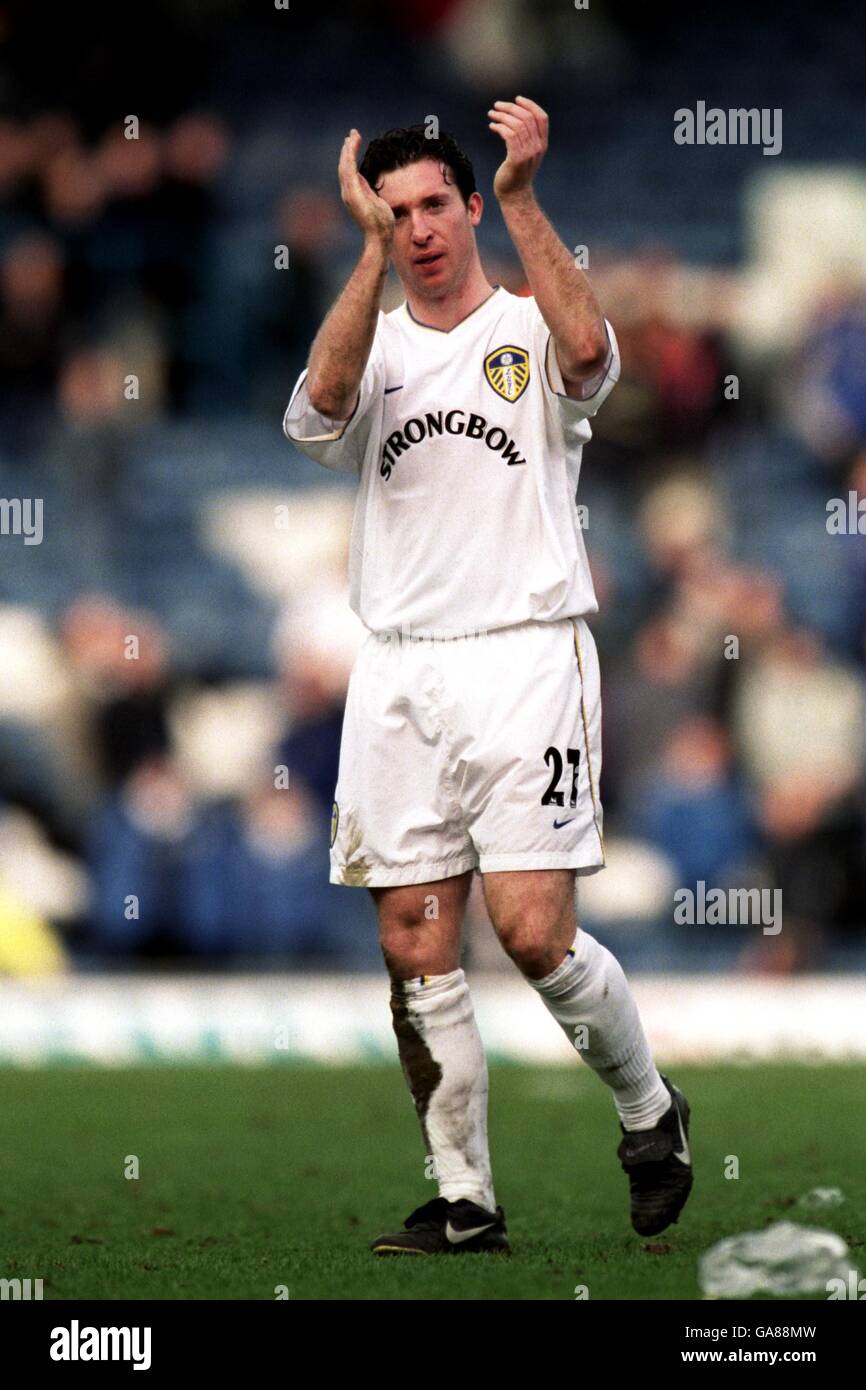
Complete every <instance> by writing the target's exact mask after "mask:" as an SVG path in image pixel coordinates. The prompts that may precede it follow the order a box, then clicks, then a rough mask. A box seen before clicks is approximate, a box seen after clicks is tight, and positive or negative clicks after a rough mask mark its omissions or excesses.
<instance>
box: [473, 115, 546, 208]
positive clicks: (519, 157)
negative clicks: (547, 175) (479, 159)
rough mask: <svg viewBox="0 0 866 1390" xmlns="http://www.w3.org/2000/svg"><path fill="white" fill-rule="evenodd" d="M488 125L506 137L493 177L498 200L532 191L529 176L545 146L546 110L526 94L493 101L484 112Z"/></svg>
mask: <svg viewBox="0 0 866 1390" xmlns="http://www.w3.org/2000/svg"><path fill="white" fill-rule="evenodd" d="M487 114H488V116H489V117H490V129H491V130H495V131H496V133H497V135H501V136H502V138H503V140H504V141H505V148H506V150H507V154H506V156H505V162H504V164H500V166H499V168H498V169H497V171H496V177H495V179H494V180H493V192H494V193H495V194H496V197H497V198H498V199H499V201H500V203H501V202H502V201H503V200H504V199H507V198H513V197H515V196H520V195H525V194H526V193H527V192H529V193H531V191H532V180H533V179H534V177H535V172H536V170H537V169H538V166H539V164H540V163H541V161H542V159H543V158H544V154H545V151H546V149H547V112H546V111H542V109H541V107H540V106H538V105H536V103H535V102H534V101H530V100H529V97H517V99H516V100H515V101H496V102H494V103H493V109H492V110H491V111H488V112H487Z"/></svg>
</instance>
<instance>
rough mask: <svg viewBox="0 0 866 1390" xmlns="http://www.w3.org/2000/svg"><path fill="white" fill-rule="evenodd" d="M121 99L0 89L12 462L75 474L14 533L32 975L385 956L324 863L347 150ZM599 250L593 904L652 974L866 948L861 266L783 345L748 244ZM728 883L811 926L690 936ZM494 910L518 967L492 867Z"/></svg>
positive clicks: (7, 597)
mask: <svg viewBox="0 0 866 1390" xmlns="http://www.w3.org/2000/svg"><path fill="white" fill-rule="evenodd" d="M228 8H229V9H231V8H233V7H228ZM422 8H423V7H422ZM459 8H460V7H459V6H458V7H454V6H443V7H442V10H443V13H444V11H445V10H449V11H453V10H455V9H459ZM425 13H426V12H425ZM419 14H420V11H419ZM452 18H453V16H452ZM420 22H421V21H420V19H419V23H420ZM425 23H428V24H429V23H432V19H431V17H430V16H429V15H427V16H426V19H425ZM0 42H2V35H0ZM449 61H450V60H449ZM453 66H454V64H453V63H452V67H453ZM458 76H459V75H454V74H452V77H453V80H454V81H455V82H457V81H458ZM459 80H460V81H463V80H464V79H463V77H459ZM476 80H477V74H476ZM415 118H416V119H417V117H415ZM129 121H130V117H126V118H125V120H124V118H120V117H118V118H116V119H114V120H113V121H105V122H103V123H102V124H100V122H99V121H98V120H94V117H93V114H92V112H91V113H90V115H89V116H88V118H87V119H84V118H82V116H81V114H80V111H79V110H78V108H76V107H74V106H69V107H68V108H62V107H55V106H48V105H46V106H45V107H44V109H40V110H34V111H22V110H19V111H10V112H8V113H7V114H5V115H2V114H0V487H2V489H3V491H4V494H5V496H6V497H7V498H13V497H32V496H40V497H44V498H45V499H46V502H45V506H46V516H45V541H44V542H43V544H42V545H40V546H33V547H31V548H29V549H28V548H27V547H24V546H23V542H22V537H21V536H20V535H14V534H7V533H6V532H5V530H4V534H3V535H2V536H0V545H2V546H3V548H4V558H5V560H6V563H5V564H4V565H3V566H0V973H3V972H13V973H28V972H38V971H51V970H55V969H61V968H63V967H64V966H68V965H75V964H78V965H81V966H86V967H90V968H99V967H100V966H102V965H105V964H112V965H114V966H116V965H118V964H124V965H126V966H129V965H131V964H133V963H135V962H141V961H147V962H148V963H149V964H152V963H153V962H156V961H170V962H171V963H172V964H173V966H175V967H177V966H178V965H180V964H184V963H186V964H190V965H196V966H199V965H201V964H203V963H207V964H209V965H226V964H230V965H232V966H238V965H254V964H256V963H261V962H263V961H267V962H273V961H275V960H280V961H283V962H289V963H291V964H292V965H293V966H296V967H299V968H300V967H309V968H323V967H324V968H329V967H341V968H349V969H363V968H369V967H371V966H374V965H375V964H376V962H377V959H378V957H377V951H376V944H375V926H374V922H375V918H374V914H373V911H372V906H371V905H370V903H369V902H368V900H367V895H366V894H363V893H359V892H358V891H357V890H349V889H342V888H335V887H332V886H330V885H329V884H328V882H327V874H328V838H329V823H330V812H331V802H332V798H333V791H334V786H335V782H336V775H337V764H338V755H339V741H340V731H341V725H342V709H343V701H344V697H345V690H346V683H347V681H348V676H349V672H350V670H351V666H352V661H353V658H354V654H355V652H356V651H357V647H358V644H359V642H360V640H361V638H362V636H363V632H362V629H361V627H360V624H359V623H358V622H357V620H356V619H355V618H354V616H353V615H352V614H351V613H350V612H349V610H348V603H347V589H346V582H345V545H346V540H347V526H348V517H349V516H350V510H351V509H350V505H349V504H348V502H347V499H344V498H341V499H340V501H339V503H338V504H337V503H335V502H334V495H335V492H334V490H335V487H336V488H339V487H340V486H341V485H340V483H339V480H336V482H335V480H334V478H333V477H321V478H319V477H318V476H317V470H315V469H314V468H311V467H309V466H308V465H306V464H305V463H304V462H303V461H302V460H301V459H300V458H299V456H298V455H297V454H295V453H294V452H293V451H292V449H291V448H290V446H289V445H288V444H287V443H285V441H283V440H282V438H281V436H280V418H281V414H282V410H283V408H284V406H285V404H286V401H287V399H288V394H289V392H290V390H291V386H292V384H293V382H294V379H295V377H296V376H297V373H298V372H299V371H300V369H301V367H302V366H303V364H304V360H305V357H306V352H307V349H308V346H309V343H310V341H311V339H312V337H313V335H314V333H315V331H316V328H317V327H318V324H319V322H320V321H321V318H322V317H323V315H324V313H325V312H326V311H327V308H328V306H329V304H330V302H331V300H332V298H333V296H334V294H335V293H336V292H337V291H338V289H339V287H340V285H341V283H342V282H343V280H344V278H345V274H346V272H347V270H348V268H349V267H350V265H351V263H352V257H353V254H354V250H355V244H356V243H355V238H354V236H353V233H352V230H351V228H350V227H349V226H348V225H347V222H346V219H345V218H344V216H343V213H342V210H341V207H340V203H339V198H338V196H337V192H336V186H335V185H336V180H335V177H334V173H333V169H332V167H331V166H330V164H328V165H327V167H326V166H325V165H324V164H322V167H321V168H320V170H319V172H318V173H315V172H311V170H310V167H309V160H307V162H306V163H304V162H303V161H300V160H299V165H298V168H297V170H296V171H295V172H292V171H291V169H290V170H289V175H288V177H285V178H283V177H282V175H280V176H279V177H278V178H276V179H274V178H273V177H271V178H268V177H263V179H262V181H261V184H259V182H258V180H257V173H256V171H257V170H259V169H260V168H262V167H263V165H264V164H266V163H267V159H268V149H269V148H270V147H269V145H268V142H267V140H264V141H262V138H261V136H260V133H258V132H257V131H256V130H255V129H250V128H249V127H248V126H247V127H246V128H244V127H243V125H242V123H241V122H239V121H238V120H237V119H236V118H233V116H232V113H231V112H230V111H228V110H227V109H223V108H221V107H220V105H219V103H216V102H212V103H210V104H209V103H208V102H206V101H201V102H199V103H197V104H196V105H195V106H190V107H188V108H187V109H177V110H173V111H171V112H169V113H166V114H165V115H164V117H163V118H162V119H160V120H159V121H155V120H146V119H143V118H142V119H141V121H140V122H139V121H138V119H137V118H135V123H134V124H133V125H131V126H130V125H129ZM371 133H372V129H371ZM130 134H132V135H133V137H134V138H128V137H129V136H130ZM336 149H337V145H334V147H333V151H332V153H335V151H336ZM329 158H330V156H329ZM558 186H559V187H560V188H561V187H562V183H561V181H560V184H559V185H558ZM540 189H541V194H542V199H543V198H544V178H543V176H542V177H541V179H540ZM239 207H240V209H241V211H240V212H239V211H238V209H239ZM552 212H553V214H554V219H555V220H556V209H555V208H554V209H552ZM487 216H488V220H489V222H491V223H492V221H493V218H492V215H491V214H490V213H488V215H487ZM487 235H488V233H487V229H486V227H485V225H484V224H482V229H481V247H482V257H483V260H484V262H485V266H486V268H487V270H488V274H489V276H490V278H491V279H494V280H495V281H498V282H500V283H503V284H505V285H506V287H507V288H509V289H511V290H513V291H514V292H517V293H526V292H528V291H527V286H526V284H525V281H524V277H523V273H522V269H521V267H520V265H519V263H518V262H517V260H516V259H515V257H514V256H513V254H509V250H508V247H507V246H505V245H503V243H502V241H501V238H497V237H496V236H494V235H493V232H492V227H491V233H490V237H489V240H485V237H486V236H487ZM282 252H285V258H284V259H283V258H281V253H282ZM589 269H590V273H591V275H592V278H593V281H594V283H595V285H596V288H597V290H598V292H599V295H600V298H601V300H602V303H603V306H604V309H605V312H606V314H607V316H608V317H609V318H610V320H611V322H612V323H613V324H614V326H615V328H616V330H617V333H618V337H619V342H620V346H621V351H622V361H623V373H622V379H621V381H620V384H619V385H618V386H617V388H616V390H615V391H614V392H613V394H612V396H611V397H610V400H609V401H608V402H607V404H606V405H605V408H604V410H603V411H602V412H601V414H600V415H599V417H598V420H597V422H595V427H594V432H595V438H594V440H593V442H592V444H591V445H590V447H589V448H588V450H587V452H586V455H585V458H584V465H583V476H582V481H581V490H580V496H579V498H578V500H579V501H580V502H582V503H583V504H584V505H585V506H586V508H587V522H586V541H587V548H588V552H589V556H590V562H591V565H592V568H593V574H594V578H595V583H596V590H597V594H598V598H599V605H600V612H599V614H598V615H597V616H595V617H593V618H592V619H591V625H592V628H593V631H594V633H595V635H596V639H597V642H598V645H599V650H600V657H601V670H602V682H603V687H602V694H603V737H604V771H603V775H602V796H603V801H604V806H605V838H606V841H607V842H608V844H609V845H610V867H609V868H608V869H607V870H606V871H605V873H604V874H601V875H598V876H596V878H595V879H593V880H592V881H588V882H587V883H586V885H585V888H584V886H582V887H581V899H580V900H581V906H582V916H583V919H584V920H585V921H586V922H587V924H588V925H591V926H592V927H593V929H594V930H595V931H596V932H597V933H598V934H599V935H601V936H602V938H603V939H607V938H606V937H605V933H608V935H609V936H610V937H611V938H614V937H616V938H617V945H618V949H619V951H620V954H621V955H622V957H623V959H624V961H625V963H626V964H629V963H630V962H631V960H632V959H633V960H634V961H636V962H639V963H640V964H642V965H643V966H645V967H646V968H649V969H652V968H666V969H671V968H676V967H677V965H680V966H682V967H683V968H686V967H689V968H701V966H702V965H717V964H727V965H736V966H738V967H740V968H743V969H749V970H765V971H778V972H791V971H797V970H809V969H817V968H825V967H828V966H830V967H832V966H836V965H840V964H845V963H850V962H855V963H857V964H859V965H861V966H862V965H863V964H864V962H866V792H864V784H866V779H864V767H866V679H864V678H866V293H864V288H863V282H862V279H861V280H859V281H858V279H857V278H856V276H855V277H851V278H846V277H845V276H842V275H839V276H836V277H835V278H833V279H832V280H831V281H828V282H827V283H826V284H824V285H822V286H821V287H820V290H816V291H815V293H814V295H813V297H812V300H811V303H810V304H809V306H808V312H806V313H805V314H804V315H803V316H802V320H801V322H800V324H799V325H798V327H797V331H796V332H795V333H794V334H793V335H792V337H791V339H790V341H789V342H787V343H786V344H785V345H784V346H782V347H780V346H778V345H776V346H774V347H773V349H772V350H769V351H762V352H756V351H755V350H754V348H753V346H752V347H750V345H749V344H748V343H747V342H746V341H745V339H744V337H743V335H742V334H741V333H739V332H738V329H737V316H736V313H735V311H734V308H733V306H734V303H735V300H736V296H737V294H738V293H741V291H742V280H741V278H740V268H738V267H737V266H735V265H727V266H724V267H716V268H710V269H707V270H706V273H705V274H704V275H703V276H702V277H701V278H700V280H699V281H698V280H696V279H695V277H694V272H693V267H690V266H689V264H688V262H687V259H686V258H685V257H683V256H682V255H681V254H679V253H677V252H675V251H674V250H673V249H671V247H662V246H660V245H659V244H657V242H655V241H648V242H647V243H646V244H645V245H640V244H638V245H635V246H633V247H632V248H630V249H628V250H625V249H623V248H622V247H618V246H617V245H616V238H615V237H613V236H612V237H611V239H610V242H609V244H607V245H604V244H601V243H599V244H594V246H593V252H592V258H591V263H590V267H589ZM698 284H699V286H700V295H699V298H700V303H699V304H697V303H696V301H695V294H694V287H695V285H698ZM399 299H400V294H399V286H398V285H397V284H396V283H394V282H393V280H392V281H391V282H390V283H389V285H388V287H387V289H386V297H385V304H384V307H386V308H388V307H393V305H395V304H396V303H398V302H399ZM732 383H733V385H732ZM849 495H853V498H854V515H855V517H856V515H857V513H856V504H857V503H858V502H859V501H861V500H862V502H863V513H864V515H863V524H862V530H861V529H858V528H857V526H856V522H855V525H854V526H853V527H849V528H848V530H847V531H846V532H845V533H843V534H831V533H830V531H829V530H828V527H827V525H826V519H827V503H828V501H829V499H831V498H841V499H845V500H846V501H847V499H848V498H849ZM281 498H284V499H287V500H288V503H289V509H290V511H291V514H292V517H293V518H294V520H293V523H292V525H293V528H294V529H290V534H289V541H288V549H286V550H284V551H281V552H280V553H279V554H276V553H275V552H274V558H273V561H272V560H271V556H272V549H271V548H269V547H272V546H273V540H274V525H275V523H274V520H273V513H274V507H275V506H276V505H277V504H278V503H279V501H280V499H281ZM349 500H350V499H349ZM253 503H255V504H256V506H259V509H260V510H259V512H256V514H255V516H254V515H253V511H254V510H255V508H253V510H252V511H251V510H250V507H251V505H252V504H253ZM262 517H263V518H264V520H262ZM206 518H207V521H206ZM256 518H258V519H256ZM323 538H324V539H323ZM319 544H321V545H322V546H323V547H324V549H323V550H322V552H321V553H320V552H319V551H317V549H316V547H317V545H319ZM289 552H290V553H289ZM205 639H206V640H205ZM601 880H605V882H604V884H602V882H601ZM701 880H702V881H704V882H705V883H706V885H707V886H708V887H709V886H714V887H722V888H727V887H736V886H744V887H770V888H780V889H781V890H782V900H783V911H784V929H783V931H782V932H781V933H780V934H779V935H778V936H769V935H764V934H762V933H761V932H760V930H759V929H748V928H746V929H744V928H742V927H732V928H728V929H725V928H711V927H703V928H699V927H693V928H686V927H675V926H674V925H673V923H672V894H673V890H674V888H675V887H678V886H694V885H695V884H696V883H697V882H698V881H701ZM469 918H470V920H469V950H470V956H471V958H472V959H474V960H475V961H476V962H477V963H480V964H483V965H487V966H491V967H492V966H494V965H495V964H497V963H499V962H500V959H501V958H500V957H499V956H498V955H497V953H496V951H495V948H494V946H493V944H492V942H491V938H490V933H489V931H488V930H487V923H486V919H485V915H484V908H483V904H482V901H481V897H480V893H479V892H478V885H477V883H476V886H475V889H474V890H473V895H472V898H471V902H470V914H469ZM617 934H620V935H619V936H618V935H617ZM858 953H859V954H858Z"/></svg>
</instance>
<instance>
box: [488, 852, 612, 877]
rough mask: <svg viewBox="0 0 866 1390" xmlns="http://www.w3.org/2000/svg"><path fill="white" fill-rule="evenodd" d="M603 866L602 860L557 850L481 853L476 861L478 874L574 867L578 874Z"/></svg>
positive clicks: (592, 871)
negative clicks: (593, 859)
mask: <svg viewBox="0 0 866 1390" xmlns="http://www.w3.org/2000/svg"><path fill="white" fill-rule="evenodd" d="M604 867H605V863H604V860H601V862H598V861H587V859H586V856H585V855H581V854H575V853H574V852H571V853H569V851H568V850H559V851H557V852H555V853H552V854H532V853H522V854H482V855H481V856H480V858H479V861H478V872H479V873H480V874H496V873H508V872H509V871H511V870H515V871H516V872H520V871H521V870H524V871H525V870H526V869H575V870H576V871H577V872H578V874H581V875H586V874H596V873H598V871H599V869H603V868H604Z"/></svg>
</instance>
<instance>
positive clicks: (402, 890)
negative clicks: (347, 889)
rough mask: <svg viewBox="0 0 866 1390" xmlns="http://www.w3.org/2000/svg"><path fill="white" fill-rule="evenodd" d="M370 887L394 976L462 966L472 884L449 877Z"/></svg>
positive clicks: (384, 952) (445, 971)
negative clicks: (462, 941) (463, 931)
mask: <svg viewBox="0 0 866 1390" xmlns="http://www.w3.org/2000/svg"><path fill="white" fill-rule="evenodd" d="M446 885H447V886H446ZM371 892H372V894H373V898H374V901H375V903H376V909H377V913H378V917H379V944H380V946H381V949H382V955H383V957H384V960H385V965H386V967H387V969H388V973H389V974H390V975H391V977H392V979H397V980H407V979H411V978H412V977H413V976H415V975H442V974H449V973H450V972H451V971H452V970H456V969H457V966H458V965H459V963H460V936H461V929H462V924H463V909H464V907H465V902H466V895H467V893H468V883H467V884H465V885H464V884H462V883H454V882H452V881H451V880H446V881H445V884H441V883H426V884H412V885H406V886H399V887H395V888H384V889H382V888H380V889H371Z"/></svg>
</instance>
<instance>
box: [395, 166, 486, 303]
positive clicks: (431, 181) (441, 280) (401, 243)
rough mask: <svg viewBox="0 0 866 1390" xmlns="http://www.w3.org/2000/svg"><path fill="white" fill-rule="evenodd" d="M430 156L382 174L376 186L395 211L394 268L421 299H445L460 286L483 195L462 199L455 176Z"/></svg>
mask: <svg viewBox="0 0 866 1390" xmlns="http://www.w3.org/2000/svg"><path fill="white" fill-rule="evenodd" d="M444 167H445V166H443V165H441V164H437V163H436V161H435V160H433V159H421V160H418V162H417V163H416V164H407V166H406V168H405V169H392V170H391V172H390V173H388V174H383V175H382V181H381V186H380V187H379V188H378V189H377V190H376V191H377V192H378V194H379V197H380V198H383V199H384V200H385V202H386V203H387V204H388V206H389V207H390V208H391V211H392V212H393V213H394V222H395V226H394V246H393V252H392V255H393V259H394V268H395V270H396V271H397V274H398V275H399V277H400V279H401V281H402V282H403V286H404V288H405V289H406V290H407V291H409V290H411V291H412V292H413V293H414V294H415V295H416V296H417V297H418V298H419V299H444V298H446V297H447V296H448V295H449V294H453V293H454V292H455V290H458V289H459V288H460V286H461V284H462V283H463V280H464V279H465V276H466V274H467V272H468V270H469V267H470V265H471V263H472V258H473V256H474V255H475V231H474V229H475V227H477V226H478V223H479V222H480V221H481V210H482V207H483V206H484V205H483V202H482V199H481V194H480V193H473V194H472V195H471V196H470V198H469V205H468V206H467V205H466V203H464V201H463V198H462V196H461V193H460V190H459V188H458V187H457V185H456V183H455V182H454V175H453V174H452V173H451V170H450V169H449V170H448V178H449V182H448V183H446V182H445V178H444V175H443V168H444Z"/></svg>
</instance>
